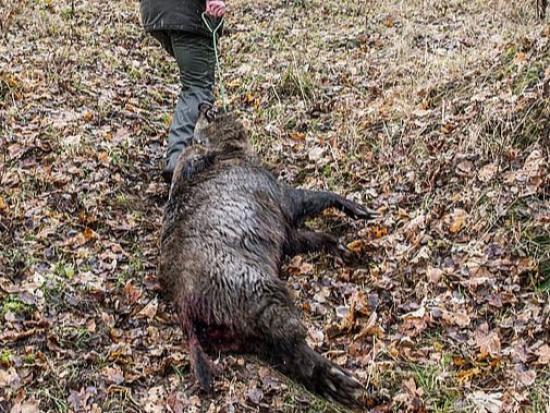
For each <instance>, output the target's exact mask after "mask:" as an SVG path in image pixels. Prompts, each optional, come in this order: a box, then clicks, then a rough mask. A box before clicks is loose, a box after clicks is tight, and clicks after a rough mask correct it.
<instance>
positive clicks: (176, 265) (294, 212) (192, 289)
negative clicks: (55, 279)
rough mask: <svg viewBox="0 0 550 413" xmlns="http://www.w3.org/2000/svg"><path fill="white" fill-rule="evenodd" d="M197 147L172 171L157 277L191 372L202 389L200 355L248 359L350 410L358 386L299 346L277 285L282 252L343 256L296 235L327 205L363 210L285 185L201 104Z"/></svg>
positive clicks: (205, 381) (318, 238)
mask: <svg viewBox="0 0 550 413" xmlns="http://www.w3.org/2000/svg"><path fill="white" fill-rule="evenodd" d="M200 112H201V115H200V118H199V122H198V123H197V128H196V137H197V140H199V141H200V142H201V143H202V144H203V146H201V145H200V144H196V145H193V146H191V147H189V148H188V149H186V150H185V151H184V152H183V153H182V155H181V156H180V158H179V160H178V164H177V166H176V169H175V171H174V175H173V183H172V188H171V190H170V199H169V201H168V205H167V207H166V210H165V214H164V218H163V228H162V236H161V257H160V265H159V277H160V281H161V283H162V285H163V288H164V290H165V291H167V292H169V293H170V294H171V296H172V299H173V301H174V303H175V305H176V309H177V313H178V316H179V320H180V322H181V325H182V328H183V330H184V332H185V334H186V335H187V339H188V344H189V351H190V362H191V368H192V371H193V373H194V375H195V376H196V378H197V379H198V381H199V383H200V384H201V386H202V387H203V388H205V389H209V388H210V387H211V384H212V378H213V376H214V375H215V374H217V373H218V368H217V366H216V365H215V364H214V363H213V362H212V361H211V359H210V358H209V357H208V355H207V354H208V353H212V352H213V353H214V354H216V353H217V352H219V351H222V352H226V351H229V352H244V353H254V354H257V355H258V356H259V357H260V358H262V359H264V360H265V361H267V362H268V363H269V364H271V365H272V366H274V367H275V368H277V369H279V370H280V371H281V372H283V373H284V374H286V375H288V376H289V377H291V378H293V379H295V380H297V381H299V382H301V383H302V384H303V385H304V386H306V387H307V388H309V389H310V390H312V391H314V392H316V393H318V394H320V395H322V396H323V397H325V398H327V399H329V400H333V401H338V402H340V403H342V404H344V405H347V406H351V407H358V406H361V405H362V403H363V402H362V400H363V397H364V395H365V388H364V386H363V385H362V384H361V383H360V382H359V381H357V380H356V379H355V378H354V377H353V376H352V375H351V374H349V373H348V372H346V371H345V370H343V369H341V368H340V367H338V366H337V365H335V364H333V363H332V362H330V361H329V360H327V359H325V358H324V357H322V356H321V355H319V354H317V353H315V352H314V351H313V350H312V349H311V348H310V347H309V346H308V345H307V344H306V340H305V337H306V328H305V327H304V325H303V324H302V322H301V320H300V314H299V312H298V311H297V309H296V307H295V306H294V303H293V299H292V296H291V294H290V292H289V291H288V289H287V288H286V285H285V283H284V281H282V280H281V279H280V278H279V274H280V269H281V261H282V260H283V258H284V257H285V256H287V255H294V254H297V253H304V252H313V251H319V250H324V251H327V252H329V253H332V254H335V255H338V256H339V257H341V258H342V259H344V260H349V259H350V258H351V252H350V251H349V250H348V249H347V248H346V247H344V246H343V245H341V244H340V243H339V242H338V240H336V239H335V238H334V237H332V236H331V235H328V234H325V233H320V232H313V231H308V230H306V229H299V226H300V224H302V223H303V221H304V220H305V219H306V218H307V217H311V216H314V215H316V214H318V213H320V212H321V211H322V210H324V209H326V208H329V207H335V208H338V209H340V210H342V211H343V212H345V213H346V214H347V215H349V216H351V217H353V218H356V219H359V218H370V217H371V216H372V214H373V211H370V210H368V209H366V208H364V207H362V206H360V205H358V204H356V203H354V202H352V201H349V200H347V199H345V198H342V197H340V196H338V195H336V194H333V193H328V192H315V191H306V190H301V189H293V188H290V187H286V186H283V185H282V184H280V183H279V182H278V181H277V180H276V178H275V177H274V176H273V175H272V174H271V173H270V172H269V171H267V170H266V169H265V168H264V167H262V166H261V165H260V163H259V162H258V160H257V158H256V156H255V154H254V151H253V150H252V148H251V145H250V144H249V142H248V139H247V136H246V133H245V130H244V128H243V126H242V125H241V124H240V123H239V122H237V121H236V120H235V119H234V118H233V117H232V116H231V115H227V114H221V115H220V114H217V113H215V112H214V108H211V107H207V106H206V107H205V106H203V107H201V110H200Z"/></svg>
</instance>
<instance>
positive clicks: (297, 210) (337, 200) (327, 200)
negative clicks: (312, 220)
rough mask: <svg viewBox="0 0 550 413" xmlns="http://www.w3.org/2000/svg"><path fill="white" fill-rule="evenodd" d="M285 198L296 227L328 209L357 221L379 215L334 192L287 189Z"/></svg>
mask: <svg viewBox="0 0 550 413" xmlns="http://www.w3.org/2000/svg"><path fill="white" fill-rule="evenodd" d="M285 196H286V198H287V201H288V202H289V205H290V208H291V213H292V219H293V221H294V224H295V225H299V224H301V223H302V222H303V221H304V220H305V219H306V218H308V217H314V216H316V215H318V214H319V213H321V212H322V211H324V210H325V209H327V208H336V209H339V210H340V211H342V212H344V213H345V214H346V215H347V216H349V217H351V218H355V219H370V218H374V217H375V216H376V215H377V214H376V212H375V211H373V210H371V209H369V208H365V207H363V206H361V205H359V204H357V203H355V202H353V201H350V200H349V199H346V198H343V197H341V196H340V195H337V194H335V193H332V192H318V191H306V190H303V189H295V188H287V189H286V190H285Z"/></svg>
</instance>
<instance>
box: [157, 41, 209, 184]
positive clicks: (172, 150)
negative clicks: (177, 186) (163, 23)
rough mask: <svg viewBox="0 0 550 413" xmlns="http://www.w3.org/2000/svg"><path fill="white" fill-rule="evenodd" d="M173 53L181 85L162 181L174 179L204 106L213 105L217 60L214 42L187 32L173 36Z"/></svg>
mask: <svg viewBox="0 0 550 413" xmlns="http://www.w3.org/2000/svg"><path fill="white" fill-rule="evenodd" d="M171 41H172V50H173V52H174V57H175V58H176V61H177V63H178V67H179V70H180V80H181V84H182V89H181V92H180V94H179V96H178V101H177V103H176V108H175V111H174V115H173V117H172V125H171V126H170V133H169V135H168V150H167V152H166V162H167V163H166V168H165V169H164V171H163V177H164V179H165V180H167V181H168V182H169V181H170V179H171V176H172V172H173V170H174V166H175V165H176V160H177V158H178V156H179V154H180V153H181V151H182V150H183V148H184V147H185V146H187V145H188V144H189V143H190V142H191V140H192V139H193V131H194V129H195V123H196V122H197V118H198V113H199V112H198V109H199V104H200V103H201V102H210V103H214V75H215V56H214V48H213V45H212V39H211V38H207V37H203V36H197V35H194V34H189V33H185V32H173V33H171Z"/></svg>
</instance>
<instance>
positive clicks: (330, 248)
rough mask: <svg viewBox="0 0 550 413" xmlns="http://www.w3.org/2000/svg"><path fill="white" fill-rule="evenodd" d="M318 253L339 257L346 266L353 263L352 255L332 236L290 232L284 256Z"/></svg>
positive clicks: (300, 231)
mask: <svg viewBox="0 0 550 413" xmlns="http://www.w3.org/2000/svg"><path fill="white" fill-rule="evenodd" d="M320 251H323V252H327V253H329V254H331V255H333V256H335V257H339V258H341V259H342V261H344V263H346V264H352V263H353V262H354V255H353V253H352V252H351V251H350V250H349V249H348V248H347V247H346V246H344V245H343V244H342V243H340V241H338V240H337V239H336V238H334V237H333V236H332V235H329V234H326V233H324V232H315V231H308V230H294V231H291V232H290V234H289V236H288V239H287V240H286V243H285V246H284V254H285V255H288V256H294V255H297V254H304V253H312V252H320Z"/></svg>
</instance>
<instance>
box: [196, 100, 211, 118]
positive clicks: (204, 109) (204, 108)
mask: <svg viewBox="0 0 550 413" xmlns="http://www.w3.org/2000/svg"><path fill="white" fill-rule="evenodd" d="M211 108H212V104H211V103H209V102H202V103H199V116H200V115H202V114H205V115H206V112H207V111H208V110H209V109H211Z"/></svg>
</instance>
